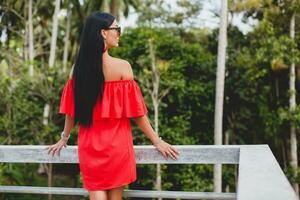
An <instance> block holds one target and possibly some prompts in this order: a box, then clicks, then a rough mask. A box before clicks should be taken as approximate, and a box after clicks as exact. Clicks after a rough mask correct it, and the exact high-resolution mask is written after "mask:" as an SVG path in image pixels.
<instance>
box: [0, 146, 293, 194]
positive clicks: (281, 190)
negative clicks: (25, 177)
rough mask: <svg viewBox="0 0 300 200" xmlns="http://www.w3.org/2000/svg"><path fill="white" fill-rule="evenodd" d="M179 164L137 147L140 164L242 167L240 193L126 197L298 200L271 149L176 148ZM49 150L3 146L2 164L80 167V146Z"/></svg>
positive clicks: (13, 189) (18, 189) (27, 189)
mask: <svg viewBox="0 0 300 200" xmlns="http://www.w3.org/2000/svg"><path fill="white" fill-rule="evenodd" d="M174 147H175V148H176V149H178V150H179V151H180V156H179V159H178V160H173V159H171V158H170V159H168V160H165V159H164V158H163V156H162V155H161V154H160V153H159V152H158V151H157V150H156V149H155V148H154V147H153V146H147V145H146V146H135V147H134V149H135V156H136V162H137V164H155V163H164V164H238V165H239V175H238V184H237V193H216V192H186V191H154V190H125V191H124V193H123V194H124V197H139V198H159V197H161V198H174V199H176V198H180V199H214V200H220V199H223V200H225V199H226V200H235V199H237V200H262V199H263V200H297V199H298V198H297V196H296V194H295V192H294V191H293V189H292V187H291V185H290V183H289V182H288V180H287V178H286V177H285V175H284V173H283V172H282V170H281V168H280V166H279V165H278V163H277V161H276V159H275V157H274V156H273V154H272V152H271V150H270V148H269V147H268V145H178V146H176V145H174ZM45 148H46V146H37V145H0V163H78V157H77V146H68V147H67V148H66V149H63V150H62V151H61V155H60V156H59V157H58V156H54V157H52V156H51V155H48V154H47V150H45ZM0 192H2V193H34V194H60V195H84V196H86V195H88V192H87V191H86V190H85V189H83V188H63V187H35V186H0Z"/></svg>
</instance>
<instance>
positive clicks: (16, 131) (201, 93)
mask: <svg viewBox="0 0 300 200" xmlns="http://www.w3.org/2000/svg"><path fill="white" fill-rule="evenodd" d="M174 2H175V1H174ZM174 2H173V3H171V4H168V3H166V2H165V1H161V0H144V1H142V0H102V1H101V0H99V1H95V0H90V1H83V0H82V1H80V0H63V1H59V0H55V1H54V0H50V1H49V0H45V1H40V0H28V1H22V0H16V1H12V0H2V1H1V7H0V21H1V25H0V34H1V43H0V60H1V61H0V144H2V145H20V144H22V145H26V144H31V145H49V144H52V143H54V142H55V141H57V140H58V139H59V138H60V132H61V131H62V129H63V124H64V116H63V115H60V114H58V107H59V103H60V97H61V93H62V89H63V86H64V84H65V83H66V81H67V79H68V77H69V75H70V72H71V69H72V65H73V64H74V59H75V57H76V53H77V50H78V47H79V42H80V33H81V30H82V27H83V23H84V19H85V18H86V16H88V15H89V14H90V13H91V12H92V11H95V10H102V11H107V12H110V13H112V14H113V15H114V16H116V17H117V20H118V21H119V20H124V19H126V17H129V15H130V12H129V11H130V10H133V11H134V13H135V15H137V20H136V24H135V26H132V27H130V26H128V27H126V28H125V30H124V31H123V33H122V36H121V38H120V43H119V47H118V48H115V49H110V50H109V51H110V54H111V55H113V56H116V57H120V58H122V59H125V60H128V61H129V63H130V64H131V65H132V68H133V70H134V75H135V79H136V80H137V82H138V84H139V86H140V88H141V90H142V93H143V96H144V98H145V100H146V103H147V107H148V109H149V117H150V119H151V121H152V122H153V121H154V114H155V113H156V115H157V116H158V122H159V123H158V129H159V135H160V136H161V137H162V138H164V139H165V140H166V141H167V142H169V143H171V144H175V145H207V144H214V105H215V82H216V81H215V80H216V67H217V49H218V28H209V27H199V26H198V25H197V23H195V22H197V16H199V14H201V13H202V12H204V10H203V2H204V1H201V0H191V1H187V0H177V1H176V3H174ZM175 4H176V9H175V8H173V7H172V6H174V5H175ZM299 7H300V2H299V1H285V0H283V1H277V0H273V1H271V0H243V1H239V0H230V1H229V10H228V17H229V19H232V18H233V17H234V16H235V15H240V16H242V21H243V22H244V23H247V22H249V21H250V20H256V22H257V23H256V24H255V25H253V27H252V29H251V30H250V31H247V32H246V33H245V32H243V31H242V30H240V28H239V27H238V26H236V25H234V24H233V23H232V21H231V20H229V21H228V27H227V31H228V33H227V34H228V46H227V56H226V72H225V76H226V80H225V91H224V116H223V138H224V139H223V143H224V144H268V145H269V146H270V148H271V149H272V152H273V153H274V155H275V157H276V159H277V160H278V162H279V164H280V166H281V167H282V169H283V170H284V172H285V173H286V175H287V177H288V178H289V180H290V181H291V182H295V183H300V176H299V168H296V169H295V168H292V167H291V166H290V161H291V148H290V125H292V126H294V127H295V128H296V132H297V135H298V136H299V134H298V133H299V127H300V123H299V122H300V107H299V106H296V108H295V109H294V110H293V111H292V112H291V111H290V109H289V96H290V93H291V91H290V90H289V79H290V77H289V75H290V74H289V69H290V65H291V64H292V63H294V64H295V66H296V78H297V79H298V78H299V77H300V68H299V67H298V66H300V62H299V58H300V57H299V44H300V37H299V34H298V32H299V30H300V26H299V25H300V24H298V23H297V20H296V24H295V33H296V34H295V38H294V39H293V38H291V37H290V20H291V16H292V15H293V13H299ZM215 17H217V18H218V13H215ZM296 19H299V16H298V15H296ZM207 20H209V19H207ZM55 24H57V31H56V30H55V29H54V28H53V27H55V26H56V25H55ZM123 28H124V27H123ZM55 32H56V33H57V35H56V33H55ZM51 41H56V42H55V43H51ZM153 66H155V67H156V68H155V69H156V71H155V73H156V76H157V77H158V78H159V80H160V81H159V87H160V89H159V97H160V99H159V101H156V103H158V106H157V107H156V108H157V110H156V111H155V109H154V108H155V106H154V104H156V103H155V99H153V96H151V94H152V93H151V92H153V91H152V90H153V87H152V85H151V81H152V78H153V72H154V71H153V68H152V67H153ZM295 86H296V91H298V90H299V86H300V84H299V81H296V84H295ZM298 101H299V97H298V96H297V102H298ZM132 125H133V135H134V144H135V145H142V144H148V145H150V144H151V143H150V141H149V140H148V139H147V138H146V137H145V135H144V134H142V132H141V131H140V130H139V129H138V128H137V126H136V125H135V124H134V122H132ZM77 128H78V127H75V128H74V129H73V130H72V135H71V138H70V140H69V145H76V143H77V138H76V136H77ZM298 138H299V137H298ZM298 141H299V140H298ZM137 167H138V168H137V172H138V180H137V181H136V182H134V183H132V184H131V185H130V186H128V187H127V188H129V189H155V182H156V166H155V165H138V166H137ZM161 175H162V189H163V190H184V191H213V166H212V165H161ZM236 178H237V169H236V166H231V165H226V166H224V167H223V183H222V188H223V190H224V191H227V192H235V191H236ZM0 184H1V185H28V186H29V185H33V186H65V187H81V186H82V181H81V178H80V174H79V168H78V166H77V165H63V164H55V165H52V164H3V163H0ZM45 198H46V196H45V195H29V194H26V195H16V194H0V199H45ZM51 198H52V199H85V198H84V197H76V196H56V195H53V196H49V197H48V199H51ZM86 199H87V198H86Z"/></svg>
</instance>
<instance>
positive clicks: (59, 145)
mask: <svg viewBox="0 0 300 200" xmlns="http://www.w3.org/2000/svg"><path fill="white" fill-rule="evenodd" d="M67 141H68V139H65V138H61V139H60V140H59V141H58V142H57V143H56V144H53V145H51V146H48V147H47V148H46V149H47V150H48V155H49V154H52V156H54V155H55V153H57V155H58V156H60V150H61V149H62V148H63V147H65V148H66V147H67Z"/></svg>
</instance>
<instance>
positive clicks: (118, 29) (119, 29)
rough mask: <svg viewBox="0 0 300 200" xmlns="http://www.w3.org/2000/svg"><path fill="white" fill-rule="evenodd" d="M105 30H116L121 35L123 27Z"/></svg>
mask: <svg viewBox="0 0 300 200" xmlns="http://www.w3.org/2000/svg"><path fill="white" fill-rule="evenodd" d="M105 30H116V31H117V32H118V33H119V35H121V27H120V26H118V27H110V28H106V29H105Z"/></svg>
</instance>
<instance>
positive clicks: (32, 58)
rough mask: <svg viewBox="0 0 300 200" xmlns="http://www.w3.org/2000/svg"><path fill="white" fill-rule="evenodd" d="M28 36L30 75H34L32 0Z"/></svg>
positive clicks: (30, 2) (30, 1) (29, 8)
mask: <svg viewBox="0 0 300 200" xmlns="http://www.w3.org/2000/svg"><path fill="white" fill-rule="evenodd" d="M28 37H29V40H28V41H29V51H28V53H29V76H31V77H32V76H33V74H34V69H33V61H34V43H33V23H32V0H29V2H28Z"/></svg>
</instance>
